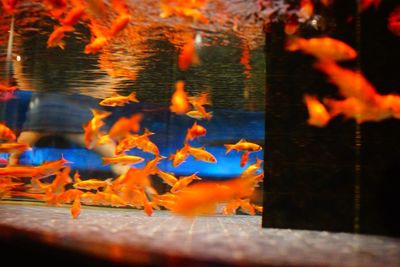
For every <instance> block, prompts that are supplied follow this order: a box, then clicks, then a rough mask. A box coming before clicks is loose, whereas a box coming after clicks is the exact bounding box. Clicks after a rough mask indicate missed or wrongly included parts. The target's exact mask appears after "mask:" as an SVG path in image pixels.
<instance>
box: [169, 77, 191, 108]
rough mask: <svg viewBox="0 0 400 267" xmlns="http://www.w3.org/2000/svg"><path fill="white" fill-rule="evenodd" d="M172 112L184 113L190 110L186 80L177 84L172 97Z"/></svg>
mask: <svg viewBox="0 0 400 267" xmlns="http://www.w3.org/2000/svg"><path fill="white" fill-rule="evenodd" d="M169 109H170V111H171V112H174V113H176V114H179V115H183V114H185V113H186V112H188V111H189V110H190V104H189V99H188V96H187V93H186V91H185V82H184V81H177V82H176V84H175V92H174V93H173V95H172V98H171V106H170V107H169Z"/></svg>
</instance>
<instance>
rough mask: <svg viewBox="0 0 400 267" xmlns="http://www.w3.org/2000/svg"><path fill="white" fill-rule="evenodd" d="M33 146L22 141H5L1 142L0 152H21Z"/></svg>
mask: <svg viewBox="0 0 400 267" xmlns="http://www.w3.org/2000/svg"><path fill="white" fill-rule="evenodd" d="M30 149H31V147H30V146H29V145H27V144H22V143H3V144H0V153H21V152H23V151H25V150H30Z"/></svg>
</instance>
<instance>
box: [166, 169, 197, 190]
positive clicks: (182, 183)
mask: <svg viewBox="0 0 400 267" xmlns="http://www.w3.org/2000/svg"><path fill="white" fill-rule="evenodd" d="M193 180H201V178H200V177H198V176H197V175H196V173H194V174H192V175H189V176H183V177H181V178H180V179H179V180H178V182H176V183H175V184H174V186H173V187H172V188H171V192H172V193H176V192H178V191H180V190H182V189H183V188H185V187H187V186H188V185H189V184H190V183H191V182H192V181H193Z"/></svg>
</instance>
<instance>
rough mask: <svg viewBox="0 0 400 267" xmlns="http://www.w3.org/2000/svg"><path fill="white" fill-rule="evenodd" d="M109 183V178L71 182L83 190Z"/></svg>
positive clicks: (105, 185)
mask: <svg viewBox="0 0 400 267" xmlns="http://www.w3.org/2000/svg"><path fill="white" fill-rule="evenodd" d="M110 184H111V179H107V180H104V181H103V180H98V179H88V180H82V181H78V182H75V183H74V184H73V187H74V188H77V189H85V190H99V188H105V187H107V186H108V185H110Z"/></svg>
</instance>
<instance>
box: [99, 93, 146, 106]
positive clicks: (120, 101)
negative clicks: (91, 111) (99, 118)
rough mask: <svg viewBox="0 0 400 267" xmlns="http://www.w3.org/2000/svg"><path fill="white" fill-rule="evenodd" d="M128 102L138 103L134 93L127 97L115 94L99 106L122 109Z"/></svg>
mask: <svg viewBox="0 0 400 267" xmlns="http://www.w3.org/2000/svg"><path fill="white" fill-rule="evenodd" d="M129 102H136V103H138V102H139V100H137V98H136V92H132V93H130V94H129V95H128V96H122V95H119V94H117V93H115V94H114V95H113V96H111V97H109V98H106V99H104V100H102V101H101V102H100V103H99V104H100V105H102V106H109V107H122V106H124V105H125V104H128V103H129Z"/></svg>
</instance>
